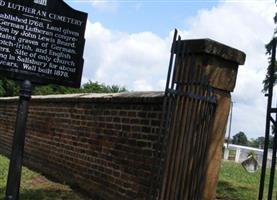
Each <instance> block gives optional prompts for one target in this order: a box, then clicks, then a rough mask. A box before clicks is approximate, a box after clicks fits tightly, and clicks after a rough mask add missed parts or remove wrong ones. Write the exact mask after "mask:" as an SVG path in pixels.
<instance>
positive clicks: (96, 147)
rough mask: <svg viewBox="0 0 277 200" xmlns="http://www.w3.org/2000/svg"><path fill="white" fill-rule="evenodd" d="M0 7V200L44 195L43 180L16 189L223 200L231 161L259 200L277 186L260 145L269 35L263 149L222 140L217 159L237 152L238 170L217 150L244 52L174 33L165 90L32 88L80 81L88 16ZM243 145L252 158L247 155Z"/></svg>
mask: <svg viewBox="0 0 277 200" xmlns="http://www.w3.org/2000/svg"><path fill="white" fill-rule="evenodd" d="M0 9H1V14H0V19H1V22H0V44H1V45H2V47H0V59H1V60H0V73H1V75H3V76H4V77H5V78H8V79H11V80H15V81H17V82H18V83H19V85H20V89H19V93H18V97H1V98H0V154H1V155H3V156H5V157H6V158H9V159H10V162H8V161H7V159H6V158H4V157H2V156H1V157H0V166H1V165H2V164H1V162H2V163H4V164H3V168H5V169H6V171H7V172H3V174H4V176H3V177H0V178H1V179H3V180H5V181H6V185H3V183H2V182H1V181H0V192H2V193H1V194H0V197H2V198H4V199H5V200H18V199H21V197H22V199H24V198H26V199H32V198H33V199H34V198H43V197H42V196H43V195H44V193H47V192H45V191H47V187H46V189H45V188H41V189H39V190H41V191H42V193H40V194H36V192H35V191H37V190H35V189H34V190H32V191H33V193H34V195H38V196H34V197H32V195H33V194H32V192H28V189H26V188H27V187H31V188H32V187H36V184H34V183H33V182H34V181H36V180H37V181H38V182H40V181H41V185H42V186H43V185H44V184H45V185H48V186H49V188H57V190H58V191H59V193H60V195H61V196H55V195H56V194H50V193H49V195H53V196H52V198H53V199H54V198H59V197H61V198H62V199H69V200H70V199H76V200H79V199H80V200H84V199H92V200H96V199H103V200H134V199H146V200H157V199H159V200H172V199H178V200H179V199H180V200H214V199H216V198H221V199H224V198H225V199H228V198H229V199H232V198H237V197H231V196H228V195H230V194H226V193H225V192H224V191H222V188H223V187H222V186H223V185H224V184H230V185H231V184H233V183H232V182H231V181H232V178H231V177H228V173H226V171H223V172H222V173H220V168H221V167H222V168H223V169H225V168H228V167H230V166H232V168H233V169H236V170H237V171H236V172H235V173H237V174H239V173H242V172H241V171H240V170H242V169H243V168H244V170H245V172H244V173H253V174H254V175H253V176H252V177H251V178H253V177H254V176H256V177H258V178H260V177H261V180H255V181H256V182H255V181H254V182H251V184H256V185H257V184H259V183H260V190H259V193H255V194H254V195H255V196H258V195H259V200H262V199H263V194H264V189H265V190H267V189H268V190H269V191H268V197H269V199H270V198H271V197H270V195H271V196H272V194H273V193H276V191H275V190H274V192H273V183H274V172H275V163H276V147H275V146H276V145H275V146H274V148H273V150H272V152H271V153H269V152H268V148H267V145H268V137H269V132H270V123H273V124H276V121H275V119H274V118H273V117H272V116H271V114H276V113H277V109H276V108H274V107H272V96H273V89H272V88H273V82H274V80H273V78H272V77H273V75H274V71H273V69H274V65H273V64H272V63H275V60H276V59H275V50H276V41H275V39H273V40H272V46H270V47H271V50H270V52H271V56H272V57H271V65H270V67H269V77H270V78H269V91H268V94H267V97H268V105H269V107H268V114H267V122H266V123H267V124H266V127H267V131H266V137H265V147H264V150H263V151H262V153H261V150H258V149H251V148H243V147H241V146H236V145H231V144H230V145H229V146H228V148H227V146H226V148H225V151H224V159H226V160H228V158H229V155H228V152H229V151H228V150H229V149H231V148H233V149H235V150H236V158H235V161H236V162H239V163H242V166H243V167H242V166H240V167H241V168H237V166H238V165H236V164H235V163H231V164H230V162H229V161H222V153H223V152H222V147H223V146H224V139H225V131H226V125H227V121H228V116H229V112H230V105H231V94H232V92H233V91H234V90H235V86H236V81H237V75H238V69H239V67H240V65H244V63H245V59H246V54H245V53H244V52H243V51H241V50H238V49H236V48H233V47H230V46H228V45H225V44H223V43H220V42H218V41H215V40H212V39H187V38H185V39H182V38H181V36H180V34H179V32H178V31H177V30H175V31H174V35H173V41H172V45H171V49H168V55H169V67H168V74H167V78H166V77H165V78H166V82H165V85H164V87H165V90H164V91H151V92H144V91H125V92H120V93H75V94H63V95H61V94H56V95H32V91H33V88H34V87H36V86H37V85H48V84H56V85H57V87H58V86H63V87H72V88H80V86H81V78H82V73H83V65H84V58H83V53H84V46H85V38H84V36H85V30H86V24H87V18H88V14H87V13H85V12H82V11H78V10H75V9H73V8H71V7H70V6H68V5H67V4H66V3H65V2H64V1H61V0H57V1H56V0H55V1H54V0H48V1H47V0H34V1H18V0H0ZM138 56H139V55H138ZM154 75H155V74H153V76H154ZM276 140H277V139H276ZM244 150H249V151H250V150H252V151H255V152H256V155H259V156H257V157H256V158H255V157H254V156H252V157H247V156H245V155H244V154H243V152H244ZM243 155H244V157H243ZM267 157H271V161H270V163H271V164H270V167H271V171H270V172H271V174H270V175H268V174H267V173H268V172H266V164H267ZM23 166H26V167H28V168H29V169H31V170H34V171H35V172H37V173H39V174H37V173H35V172H32V171H29V170H27V169H26V168H24V169H23V170H22V167H23ZM260 168H261V169H260ZM259 169H260V171H259V172H258V173H260V174H259V175H257V174H255V173H256V172H257V170H259ZM1 173H2V172H1V171H0V174H1ZM246 176H247V175H246ZM267 176H269V179H270V184H269V187H268V188H267V186H266V187H264V183H265V177H267ZM21 177H23V178H21ZM249 177H250V176H249ZM47 178H49V179H51V180H55V181H56V182H58V183H54V182H52V181H49V180H47ZM256 179H257V178H256ZM229 181H230V182H229ZM59 183H64V184H59ZM246 184H247V183H246ZM38 185H39V184H38ZM66 185H68V186H66ZM234 187H236V186H234ZM242 187H243V186H242ZM245 187H246V188H247V187H248V186H245ZM49 188H48V189H49ZM249 188H250V189H249V190H252V189H253V188H251V187H249ZM1 195H2V196H1ZM39 195H41V196H39ZM274 195H275V194H274ZM245 196H246V197H245V198H244V197H243V194H242V195H241V198H244V199H247V196H248V197H249V196H250V194H248V193H247V194H245ZM50 198H51V197H50ZM251 198H252V197H251Z"/></svg>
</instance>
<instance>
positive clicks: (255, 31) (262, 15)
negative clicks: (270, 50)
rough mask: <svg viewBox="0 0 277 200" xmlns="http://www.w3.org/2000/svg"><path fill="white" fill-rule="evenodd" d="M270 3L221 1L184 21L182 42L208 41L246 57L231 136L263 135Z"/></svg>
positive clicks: (273, 8)
mask: <svg viewBox="0 0 277 200" xmlns="http://www.w3.org/2000/svg"><path fill="white" fill-rule="evenodd" d="M275 11H276V7H275V5H274V2H268V1H262V0H260V1H255V2H250V1H245V0H242V1H240V2H230V1H222V2H221V3H220V4H219V5H218V6H216V7H214V8H212V9H211V10H201V11H199V12H198V15H197V16H196V17H194V18H191V19H189V20H188V22H189V23H190V28H189V29H188V30H185V31H183V35H184V37H186V38H207V37H209V38H211V39H214V40H217V41H219V42H222V43H225V44H227V45H230V46H232V47H235V48H238V49H240V50H242V51H244V52H245V53H246V54H247V57H246V63H245V65H244V66H240V68H239V73H238V79H237V84H236V88H235V92H234V94H233V100H234V101H235V103H234V112H233V124H232V127H233V128H232V134H233V135H234V134H236V133H237V132H239V131H245V133H246V134H248V136H249V137H258V136H262V135H264V127H265V110H266V98H265V97H264V95H263V94H262V93H261V90H262V80H263V79H264V76H265V72H266V67H267V57H266V55H265V48H264V45H265V44H266V43H267V42H268V41H270V39H271V37H272V36H273V30H274V24H273V16H274V13H275Z"/></svg>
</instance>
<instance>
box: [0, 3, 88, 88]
mask: <svg viewBox="0 0 277 200" xmlns="http://www.w3.org/2000/svg"><path fill="white" fill-rule="evenodd" d="M86 20H87V14H86V13H83V12H80V11H76V10H74V9H72V8H71V7H69V6H68V5H67V4H66V3H64V2H63V1H62V0H0V73H4V74H6V76H7V77H9V78H12V79H17V80H30V81H31V82H34V83H41V84H48V83H56V84H59V85H64V86H71V87H79V86H80V82H81V76H82V68H83V62H84V60H83V50H84V44H85V39H84V33H85V27H86Z"/></svg>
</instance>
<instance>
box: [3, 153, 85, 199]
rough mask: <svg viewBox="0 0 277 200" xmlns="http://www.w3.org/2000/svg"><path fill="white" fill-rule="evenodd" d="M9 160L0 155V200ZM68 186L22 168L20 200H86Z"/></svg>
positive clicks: (4, 186) (4, 185)
mask: <svg viewBox="0 0 277 200" xmlns="http://www.w3.org/2000/svg"><path fill="white" fill-rule="evenodd" d="M8 167H9V160H8V159H7V158H5V157H3V156H1V155H0V199H4V196H5V190H6V189H5V188H6V182H7V174H8ZM86 199H87V198H85V197H84V196H82V195H80V194H78V193H76V192H73V191H72V190H71V188H70V187H69V186H66V185H63V184H59V183H55V182H52V181H50V180H48V179H47V178H45V177H44V176H42V175H40V174H38V173H36V172H33V171H31V170H29V169H27V168H25V167H23V171H22V178H21V188H20V200H86Z"/></svg>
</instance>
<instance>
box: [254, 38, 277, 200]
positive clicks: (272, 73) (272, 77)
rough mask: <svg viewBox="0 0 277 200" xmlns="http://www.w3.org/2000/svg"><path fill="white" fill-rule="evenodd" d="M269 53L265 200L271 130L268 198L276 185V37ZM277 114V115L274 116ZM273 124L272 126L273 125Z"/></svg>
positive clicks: (261, 183)
mask: <svg viewBox="0 0 277 200" xmlns="http://www.w3.org/2000/svg"><path fill="white" fill-rule="evenodd" d="M269 46H270V49H269V54H271V60H270V67H269V70H268V74H267V76H268V81H269V83H268V93H267V94H266V96H267V97H268V99H267V113H266V126H265V142H264V154H263V163H262V171H261V177H260V188H259V197H258V199H259V200H263V196H264V187H265V176H266V169H267V158H268V146H269V135H270V132H272V133H273V134H274V137H273V148H272V159H271V169H270V176H269V183H268V191H267V199H268V200H271V199H272V193H273V185H274V176H275V167H276V149H277V136H276V135H277V134H275V133H276V130H277V108H276V107H275V108H274V107H273V106H272V99H273V87H274V84H275V83H276V77H275V76H276V75H275V72H276V38H274V39H273V40H272V41H271V43H270V44H269ZM273 114H275V117H274V116H272V115H273ZM271 125H272V126H271Z"/></svg>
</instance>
